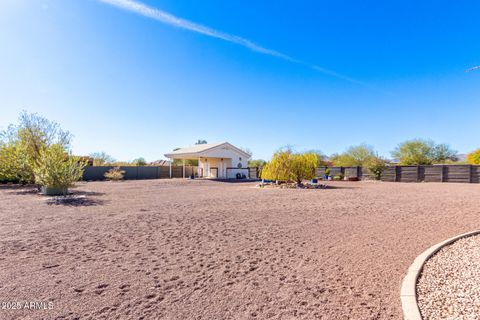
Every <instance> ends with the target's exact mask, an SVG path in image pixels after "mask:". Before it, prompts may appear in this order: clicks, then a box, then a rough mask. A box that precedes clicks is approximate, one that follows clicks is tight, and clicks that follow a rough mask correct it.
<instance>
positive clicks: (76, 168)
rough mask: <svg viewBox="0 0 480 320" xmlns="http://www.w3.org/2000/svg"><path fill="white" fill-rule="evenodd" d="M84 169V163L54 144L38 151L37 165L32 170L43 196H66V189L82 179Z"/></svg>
mask: <svg viewBox="0 0 480 320" xmlns="http://www.w3.org/2000/svg"><path fill="white" fill-rule="evenodd" d="M84 167H85V163H83V162H81V161H79V158H78V157H74V156H72V155H70V154H68V153H67V152H66V151H65V149H64V148H63V147H62V146H61V145H59V144H54V145H52V146H49V147H46V148H44V149H43V150H41V151H40V157H39V160H38V163H37V164H36V166H35V167H34V169H33V171H34V175H35V182H36V183H37V184H38V185H40V187H41V192H42V193H43V194H45V195H49V196H51V195H66V194H67V193H68V188H69V187H71V186H72V185H73V184H74V183H75V182H76V181H78V180H80V178H81V177H82V175H83V168H84Z"/></svg>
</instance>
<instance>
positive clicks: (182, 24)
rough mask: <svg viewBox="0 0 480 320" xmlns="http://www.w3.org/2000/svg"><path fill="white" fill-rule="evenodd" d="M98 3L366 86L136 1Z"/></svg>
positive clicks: (117, 0) (112, 0)
mask: <svg viewBox="0 0 480 320" xmlns="http://www.w3.org/2000/svg"><path fill="white" fill-rule="evenodd" d="M98 1H100V2H103V3H106V4H109V5H112V6H115V7H118V8H121V9H124V10H127V11H130V12H134V13H137V14H139V15H142V16H144V17H148V18H151V19H155V20H157V21H159V22H162V23H165V24H168V25H171V26H175V27H178V28H182V29H186V30H190V31H193V32H197V33H200V34H203V35H206V36H209V37H213V38H217V39H221V40H224V41H227V42H231V43H235V44H238V45H240V46H243V47H245V48H248V49H250V50H252V51H255V52H258V53H262V54H265V55H269V56H273V57H276V58H280V59H283V60H286V61H289V62H292V63H297V64H300V65H305V66H307V67H309V68H311V69H313V70H315V71H318V72H321V73H323V74H326V75H329V76H332V77H335V78H338V79H342V80H345V81H348V82H352V83H356V84H362V85H364V83H362V82H360V81H357V80H355V79H352V78H350V77H348V76H344V75H341V74H339V73H337V72H335V71H332V70H328V69H325V68H323V67H319V66H316V65H310V64H307V63H305V62H303V61H301V60H298V59H295V58H292V57H290V56H288V55H286V54H284V53H281V52H278V51H275V50H271V49H268V48H265V47H262V46H260V45H258V44H256V43H254V42H252V41H250V40H248V39H245V38H242V37H239V36H236V35H233V34H230V33H226V32H222V31H219V30H216V29H213V28H210V27H207V26H204V25H201V24H198V23H195V22H192V21H189V20H186V19H182V18H179V17H177V16H174V15H173V14H170V13H168V12H165V11H162V10H159V9H156V8H152V7H150V6H148V5H146V4H143V3H141V2H138V1H134V0H98Z"/></svg>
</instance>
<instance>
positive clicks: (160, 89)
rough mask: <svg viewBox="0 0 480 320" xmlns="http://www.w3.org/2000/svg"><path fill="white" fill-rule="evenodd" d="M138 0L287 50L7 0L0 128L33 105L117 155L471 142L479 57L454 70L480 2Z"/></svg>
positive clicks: (58, 1) (259, 153)
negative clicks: (199, 145) (200, 148)
mask: <svg viewBox="0 0 480 320" xmlns="http://www.w3.org/2000/svg"><path fill="white" fill-rule="evenodd" d="M109 1H110V2H112V1H113V2H114V1H117V2H121V0H109ZM142 3H143V4H144V5H146V6H149V7H150V8H156V9H158V10H161V11H162V12H168V13H170V14H172V15H174V16H176V17H180V18H183V19H186V20H188V21H189V22H192V23H195V24H197V25H201V26H202V27H208V28H210V29H208V30H214V31H215V32H219V33H221V34H222V35H224V34H226V35H228V36H238V37H241V38H242V39H244V40H248V41H251V42H252V43H255V44H256V45H257V46H260V47H261V48H263V49H268V50H273V51H275V52H277V53H279V54H282V55H285V56H288V57H291V58H292V59H295V61H294V62H292V61H290V60H289V59H285V58H282V57H283V56H280V57H278V56H275V55H272V54H264V53H262V52H258V50H257V51H255V50H251V49H250V48H247V47H245V46H242V45H241V44H238V43H232V42H231V41H225V40H222V39H218V38H215V37H211V36H209V35H205V34H200V33H198V32H195V31H192V30H187V29H184V28H181V27H178V26H172V25H171V24H168V23H165V21H163V22H162V21H158V20H155V19H152V18H150V17H145V16H142V15H141V14H139V13H138V12H132V11H131V10H130V11H129V10H124V9H121V8H119V7H118V6H115V5H112V4H108V3H105V2H102V1H98V0H69V1H65V0H43V1H42V0H3V1H2V2H1V4H0V44H1V45H0V46H1V49H0V111H1V113H0V128H5V127H6V126H7V125H8V124H9V123H12V122H15V121H16V119H17V117H18V114H19V113H20V111H21V110H23V109H24V110H27V111H29V112H38V113H40V114H42V115H44V116H46V117H47V118H49V119H52V120H56V121H57V122H59V123H61V125H62V126H63V127H64V128H65V129H68V130H70V131H71V132H72V133H73V134H74V141H73V150H74V152H75V153H76V154H82V155H83V154H89V153H91V152H95V151H105V152H107V153H109V154H111V155H112V156H113V157H115V158H116V159H118V160H131V159H134V158H136V157H139V156H143V157H145V158H147V160H155V159H160V158H162V157H163V154H164V153H166V152H168V151H170V150H172V149H173V148H175V147H179V146H188V145H191V144H193V143H194V142H195V141H196V140H197V139H206V140H207V141H209V142H216V141H229V142H231V143H233V144H234V145H238V146H240V147H247V148H249V149H250V150H251V151H252V152H253V155H254V158H264V159H268V158H269V157H270V156H271V154H272V152H274V151H275V150H276V149H278V148H279V147H282V146H285V145H292V146H294V147H295V148H296V149H297V150H299V151H302V150H309V149H319V150H322V151H323V152H324V153H326V154H331V153H334V152H341V151H343V150H345V149H346V148H347V147H348V146H351V145H357V144H360V143H368V144H371V145H373V146H374V147H375V148H376V150H377V151H378V152H379V153H380V154H381V155H384V156H389V152H390V151H391V150H393V149H394V148H395V146H396V145H397V144H398V143H399V142H401V141H404V140H407V139H412V138H431V139H433V140H435V141H437V142H445V143H448V144H450V145H451V146H452V147H453V148H455V149H457V150H458V151H459V152H461V153H464V152H468V151H471V150H473V149H475V148H478V147H480V140H479V137H480V130H479V122H480V108H479V105H480V90H479V89H480V71H476V72H468V73H466V72H464V70H465V69H467V68H469V67H473V66H476V65H480V41H478V34H479V32H480V24H479V23H478V19H479V12H480V2H478V1H456V2H453V1H421V2H419V1H313V0H312V1H295V2H293V1H270V2H267V1H253V0H244V1H224V0H205V1H178V0H176V1H174V0H158V1H143V2H142ZM197 25H194V26H197ZM190 29H191V28H190ZM312 66H318V67H321V68H325V69H328V70H330V71H331V72H327V73H325V72H322V71H319V70H318V69H315V68H312ZM337 74H338V75H341V76H337ZM345 78H348V79H345Z"/></svg>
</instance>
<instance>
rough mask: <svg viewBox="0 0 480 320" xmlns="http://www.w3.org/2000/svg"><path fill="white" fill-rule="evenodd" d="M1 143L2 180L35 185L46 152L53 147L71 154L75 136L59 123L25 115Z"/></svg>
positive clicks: (0, 170) (35, 115)
mask: <svg viewBox="0 0 480 320" xmlns="http://www.w3.org/2000/svg"><path fill="white" fill-rule="evenodd" d="M0 140H1V142H0V179H4V180H9V181H18V182H22V183H33V182H34V181H35V175H34V169H35V167H36V166H37V165H39V163H40V158H41V156H42V154H43V151H45V149H48V148H49V147H51V146H53V145H58V146H60V147H62V148H63V149H64V150H68V148H69V146H70V141H71V134H70V133H69V132H68V131H64V130H62V129H61V128H60V126H59V124H57V123H56V122H53V121H50V120H48V119H46V118H43V117H41V116H39V115H38V114H35V113H33V114H29V113H27V112H25V111H24V112H22V113H21V114H20V117H19V123H18V124H17V125H10V126H9V127H8V129H7V130H5V131H2V132H1V133H0Z"/></svg>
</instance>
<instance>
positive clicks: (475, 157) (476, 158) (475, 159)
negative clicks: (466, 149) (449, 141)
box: [467, 149, 480, 164]
mask: <svg viewBox="0 0 480 320" xmlns="http://www.w3.org/2000/svg"><path fill="white" fill-rule="evenodd" d="M467 162H468V163H470V164H480V149H477V150H475V151H473V152H470V153H469V154H468V155H467Z"/></svg>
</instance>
